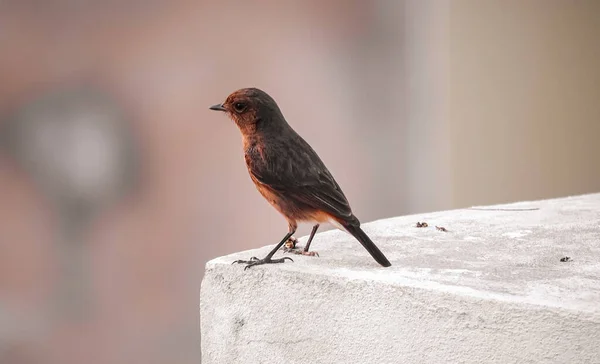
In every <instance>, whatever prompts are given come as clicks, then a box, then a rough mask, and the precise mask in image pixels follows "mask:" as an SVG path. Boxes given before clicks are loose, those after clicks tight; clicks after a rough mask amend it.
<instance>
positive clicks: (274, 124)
mask: <svg viewBox="0 0 600 364" xmlns="http://www.w3.org/2000/svg"><path fill="white" fill-rule="evenodd" d="M210 109H211V110H215V111H223V112H225V113H227V115H228V116H229V117H230V118H231V119H232V120H233V121H234V122H235V123H236V124H237V126H238V127H239V128H240V130H241V132H242V133H243V134H246V133H250V132H256V131H258V129H259V128H262V127H264V126H266V125H269V127H268V128H269V129H278V128H279V127H280V126H282V125H285V124H287V123H286V122H285V119H284V118H283V115H282V114H281V111H280V110H279V107H278V106H277V103H276V102H275V100H273V98H272V97H271V96H269V95H268V94H267V93H266V92H264V91H262V90H259V89H257V88H243V89H240V90H237V91H235V92H233V93H232V94H231V95H229V96H228V97H227V99H226V100H225V102H223V103H222V104H217V105H213V106H211V107H210Z"/></svg>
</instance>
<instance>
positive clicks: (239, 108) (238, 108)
mask: <svg viewBox="0 0 600 364" xmlns="http://www.w3.org/2000/svg"><path fill="white" fill-rule="evenodd" d="M233 108H234V109H235V111H237V112H242V111H244V109H245V108H246V104H244V103H243V102H236V103H235V104H233Z"/></svg>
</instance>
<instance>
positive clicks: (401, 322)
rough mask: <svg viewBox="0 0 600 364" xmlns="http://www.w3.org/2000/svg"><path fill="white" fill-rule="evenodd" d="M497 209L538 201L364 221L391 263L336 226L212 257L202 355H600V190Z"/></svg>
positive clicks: (468, 358)
mask: <svg viewBox="0 0 600 364" xmlns="http://www.w3.org/2000/svg"><path fill="white" fill-rule="evenodd" d="M488 208H510V209H522V208H539V209H537V210H532V211H499V210H491V211H489V210H488V211H482V210H473V209H464V210H455V211H445V212H436V213H429V214H422V215H415V216H405V217H398V218H392V219H386V220H380V221H376V222H372V223H369V224H364V225H363V227H364V229H365V231H366V232H367V234H369V235H370V236H371V238H372V239H373V241H375V242H376V244H378V246H379V247H380V248H381V250H382V251H383V252H384V253H385V254H386V255H387V256H388V258H389V259H390V261H391V262H392V267H391V268H381V267H380V266H378V265H377V263H375V262H374V261H373V260H372V259H371V257H370V256H369V255H368V253H367V252H366V251H364V249H363V248H362V247H361V246H360V245H359V243H358V242H356V241H354V240H353V239H352V238H351V237H350V236H349V235H347V234H345V233H342V232H340V231H337V230H334V231H329V232H326V233H322V234H319V235H317V236H316V237H315V241H314V243H313V247H314V249H315V250H317V251H319V253H320V254H321V257H320V258H316V257H304V256H293V258H294V260H295V262H294V263H285V264H278V265H270V266H258V267H254V268H252V269H249V270H246V271H244V270H243V266H241V265H231V262H232V261H234V260H236V259H247V258H249V257H251V256H253V255H256V256H259V257H262V256H264V255H266V253H267V252H268V251H269V249H271V247H264V248H261V249H256V250H251V251H246V252H241V253H237V254H232V255H229V256H225V257H220V258H217V259H214V260H212V261H210V262H208V263H207V265H206V274H205V277H204V280H203V282H202V290H201V299H200V312H201V330H202V363H203V364H213V363H228V364H234V363H271V364H272V363H324V364H330V363H378V364H379V363H394V364H395V363H432V364H433V363H435V364H440V363H478V364H480V363H502V364H508V363H560V364H565V363H600V194H594V195H585V196H578V197H571V198H564V199H556V200H547V201H536V202H522V203H517V204H511V205H505V206H494V207H488ZM417 221H426V222H427V223H428V224H429V227H427V228H416V227H415V224H416V222H417ZM435 225H437V226H443V227H445V228H446V229H447V230H448V231H447V232H443V231H439V230H437V229H436V228H435ZM305 239H306V238H303V239H301V242H302V243H303V242H304V241H305ZM565 256H569V257H570V258H571V260H570V261H568V262H561V261H560V259H561V258H563V257H565Z"/></svg>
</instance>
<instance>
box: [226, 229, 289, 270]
mask: <svg viewBox="0 0 600 364" xmlns="http://www.w3.org/2000/svg"><path fill="white" fill-rule="evenodd" d="M296 228H297V225H296V223H295V222H294V223H291V222H290V223H289V230H288V233H287V234H285V236H284V237H283V239H281V241H280V242H279V244H277V246H276V247H275V248H273V250H271V251H270V252H269V254H267V256H266V257H264V258H263V259H256V257H252V258H250V260H236V261H235V262H233V263H232V264H235V263H238V264H240V263H241V264H246V266H245V267H244V270H246V269H248V268H250V267H253V266H255V265H261V264H274V263H283V262H285V261H286V259H288V260H291V261H292V262H293V260H292V258H290V257H283V258H280V259H271V258H273V255H275V253H277V251H278V250H279V248H281V246H282V245H283V244H284V243H285V242H286V241H288V239H289V238H290V237H291V236H292V235H294V233H295V232H296Z"/></svg>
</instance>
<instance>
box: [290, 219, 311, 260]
mask: <svg viewBox="0 0 600 364" xmlns="http://www.w3.org/2000/svg"><path fill="white" fill-rule="evenodd" d="M318 229H319V224H316V225H315V226H313V228H312V231H311V232H310V235H309V236H308V241H307V242H306V245H305V246H304V248H303V249H300V248H296V242H297V240H296V238H294V242H293V246H292V247H291V248H289V247H287V246H286V247H285V248H284V249H283V251H285V252H286V253H294V254H300V255H308V256H311V257H314V256H317V257H318V256H319V253H317V252H315V251H312V252H309V251H308V248H310V243H311V242H312V240H313V238H314V237H315V234H316V233H317V230H318ZM292 238H293V237H292ZM290 239H291V238H290ZM286 245H287V244H286Z"/></svg>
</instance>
